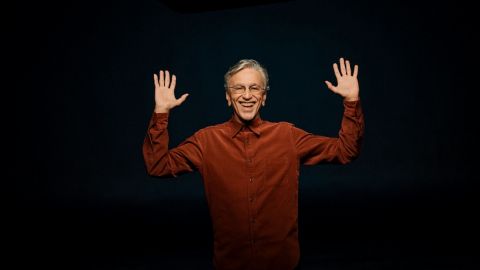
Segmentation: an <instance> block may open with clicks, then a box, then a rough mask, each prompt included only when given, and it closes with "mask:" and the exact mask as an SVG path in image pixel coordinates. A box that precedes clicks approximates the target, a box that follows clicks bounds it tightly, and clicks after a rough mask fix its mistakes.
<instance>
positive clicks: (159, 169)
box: [143, 58, 364, 270]
mask: <svg viewBox="0 0 480 270" xmlns="http://www.w3.org/2000/svg"><path fill="white" fill-rule="evenodd" d="M333 69H334V72H335V76H336V78H337V83H338V84H337V86H334V85H333V84H332V83H330V82H328V81H325V83H326V85H327V87H328V88H329V89H330V90H331V91H333V92H334V93H337V94H339V95H341V96H342V97H343V105H344V114H343V119H342V124H341V129H340V131H339V137H338V138H337V137H325V136H319V135H314V134H311V133H308V132H306V131H304V130H302V129H300V128H298V127H295V126H294V125H293V124H291V123H288V122H269V121H266V120H263V119H261V118H260V113H259V112H260V108H261V107H263V106H265V103H266V100H267V90H268V89H269V86H268V73H267V70H266V69H265V68H264V67H262V66H261V65H260V64H259V63H258V62H257V61H255V60H252V59H245V60H241V61H239V62H238V63H237V64H235V65H234V66H232V67H231V68H230V69H229V70H228V72H227V73H226V74H225V91H226V92H225V97H226V100H227V104H228V106H232V107H233V114H232V117H231V118H230V120H228V121H226V122H224V123H221V124H217V125H212V126H209V127H206V128H203V129H200V130H199V131H197V132H195V133H194V134H193V135H192V136H190V137H189V138H187V139H186V140H185V141H183V142H182V143H181V144H179V145H178V146H177V147H175V148H172V149H169V148H168V140H169V139H168V138H169V137H168V132H167V124H168V116H169V113H170V111H171V109H172V108H174V107H176V106H178V105H180V104H182V103H183V102H184V101H185V99H186V98H187V96H188V94H184V95H182V96H181V97H180V98H178V99H176V98H175V95H174V89H175V84H176V77H175V75H173V76H172V78H171V80H170V74H169V72H168V70H167V71H166V72H165V76H164V72H163V71H160V74H159V76H157V75H156V74H154V83H155V110H154V112H153V115H152V118H151V120H150V123H149V126H148V131H147V135H146V137H145V141H144V144H143V155H144V159H145V164H146V168H147V171H148V174H149V175H151V176H157V177H178V176H179V175H181V174H183V173H186V172H193V171H195V170H198V171H199V172H200V174H201V176H202V179H203V183H204V187H205V195H206V198H207V202H208V206H209V210H210V216H211V218H212V225H213V232H214V258H213V263H214V266H215V268H216V269H222V270H223V269H242V270H243V269H272V270H282V269H288V270H291V269H294V268H295V267H296V266H297V264H298V262H299V258H300V248H299V242H298V215H297V214H298V177H299V171H300V164H304V165H315V164H319V163H323V162H330V163H339V164H346V163H349V162H351V161H352V160H354V159H355V158H356V157H357V156H358V155H359V152H360V146H361V140H362V137H363V133H364V119H363V112H362V109H361V106H360V99H359V85H358V80H357V74H358V66H357V65H355V67H354V70H353V73H352V72H351V68H350V63H349V61H348V60H346V61H344V59H343V58H340V70H339V69H338V66H337V64H336V63H335V64H333Z"/></svg>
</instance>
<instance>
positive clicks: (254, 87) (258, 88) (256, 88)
mask: <svg viewBox="0 0 480 270" xmlns="http://www.w3.org/2000/svg"><path fill="white" fill-rule="evenodd" d="M250 89H251V90H252V91H260V87H258V86H256V85H255V86H252V87H251V88H250Z"/></svg>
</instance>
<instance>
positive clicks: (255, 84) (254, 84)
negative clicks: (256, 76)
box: [232, 83, 261, 87]
mask: <svg viewBox="0 0 480 270" xmlns="http://www.w3.org/2000/svg"><path fill="white" fill-rule="evenodd" d="M234 86H245V85H243V84H234V85H232V87H234ZM248 86H261V85H259V84H257V83H253V84H250V85H248Z"/></svg>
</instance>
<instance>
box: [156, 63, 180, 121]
mask: <svg viewBox="0 0 480 270" xmlns="http://www.w3.org/2000/svg"><path fill="white" fill-rule="evenodd" d="M164 73H165V77H164ZM153 81H154V83H155V112H156V113H167V112H169V111H170V110H171V109H172V108H174V107H177V106H178V105H180V104H182V103H183V102H184V101H185V99H186V98H187V96H188V95H189V94H183V95H182V96H181V97H180V98H179V99H176V98H175V94H174V92H173V91H174V90H175V84H176V81H177V78H176V77H175V75H173V76H172V80H171V83H170V73H169V72H168V70H166V71H165V72H163V70H160V77H159V76H157V74H153Z"/></svg>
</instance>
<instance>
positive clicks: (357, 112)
mask: <svg viewBox="0 0 480 270" xmlns="http://www.w3.org/2000/svg"><path fill="white" fill-rule="evenodd" d="M343 106H344V112H343V118H342V126H341V128H340V131H339V136H338V137H326V136H320V135H315V134H312V133H309V132H306V131H304V130H302V129H300V128H297V127H295V126H294V125H292V126H291V131H292V136H293V142H294V144H295V148H296V150H297V155H298V158H299V160H300V163H301V164H304V165H316V164H319V163H339V164H346V163H349V162H351V161H353V160H354V159H356V158H357V157H358V155H359V154H360V150H361V145H362V140H363V134H364V130H365V123H364V117H363V110H362V106H361V103H360V100H356V101H346V100H344V101H343Z"/></svg>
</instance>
